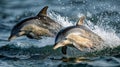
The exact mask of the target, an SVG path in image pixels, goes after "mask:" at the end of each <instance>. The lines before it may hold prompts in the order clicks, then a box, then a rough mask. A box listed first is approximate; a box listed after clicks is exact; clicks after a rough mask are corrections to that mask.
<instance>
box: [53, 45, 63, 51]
mask: <svg viewBox="0 0 120 67" xmlns="http://www.w3.org/2000/svg"><path fill="white" fill-rule="evenodd" d="M63 46H64V45H63V44H59V43H58V44H55V45H54V47H53V49H54V50H55V49H57V48H59V47H63Z"/></svg>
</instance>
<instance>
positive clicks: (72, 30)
mask: <svg viewBox="0 0 120 67" xmlns="http://www.w3.org/2000/svg"><path fill="white" fill-rule="evenodd" d="M84 19H85V16H82V17H81V18H80V19H79V21H78V22H77V23H76V25H75V26H69V27H66V28H64V29H62V30H60V31H59V32H58V34H57V35H56V38H55V44H54V46H53V49H57V48H59V47H62V53H63V54H66V50H67V46H71V47H76V48H77V49H78V50H80V51H82V50H83V49H84V48H92V47H94V46H98V45H100V44H102V43H103V42H104V40H103V39H102V38H101V37H100V36H99V35H97V34H95V33H94V32H92V31H91V30H90V29H88V28H87V27H86V26H84V25H83V23H84Z"/></svg>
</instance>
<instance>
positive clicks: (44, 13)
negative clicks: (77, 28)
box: [37, 6, 48, 16]
mask: <svg viewBox="0 0 120 67" xmlns="http://www.w3.org/2000/svg"><path fill="white" fill-rule="evenodd" d="M47 9H48V6H45V7H44V8H43V9H41V11H40V12H39V13H38V14H37V16H41V15H45V16H47Z"/></svg>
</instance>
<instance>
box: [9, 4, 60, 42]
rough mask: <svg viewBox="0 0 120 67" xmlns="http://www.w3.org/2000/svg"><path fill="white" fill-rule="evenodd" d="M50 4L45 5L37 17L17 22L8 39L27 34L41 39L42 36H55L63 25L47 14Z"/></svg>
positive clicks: (29, 36)
mask: <svg viewBox="0 0 120 67" xmlns="http://www.w3.org/2000/svg"><path fill="white" fill-rule="evenodd" d="M47 9H48V6H45V7H44V8H43V9H42V10H41V11H40V12H39V13H38V14H37V15H36V16H35V17H30V18H27V19H24V20H23V21H21V22H20V23H18V24H16V25H15V26H14V27H13V29H12V31H11V35H10V37H9V38H8V40H9V41H10V40H13V39H15V38H16V37H20V36H27V37H28V38H31V39H40V38H41V36H50V37H51V36H55V34H56V33H57V32H58V31H59V30H60V29H61V27H62V26H61V25H60V24H59V23H57V22H55V21H54V20H52V19H51V18H49V17H48V16H47Z"/></svg>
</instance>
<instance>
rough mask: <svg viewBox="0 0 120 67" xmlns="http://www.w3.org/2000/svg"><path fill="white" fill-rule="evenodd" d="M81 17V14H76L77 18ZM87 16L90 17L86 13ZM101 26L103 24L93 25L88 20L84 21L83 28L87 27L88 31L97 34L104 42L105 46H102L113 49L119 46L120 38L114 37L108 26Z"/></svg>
mask: <svg viewBox="0 0 120 67" xmlns="http://www.w3.org/2000/svg"><path fill="white" fill-rule="evenodd" d="M81 16H83V14H78V17H81ZM87 16H88V17H92V15H91V14H90V13H87ZM106 24H107V23H106ZM101 25H103V24H102V23H101V24H97V25H94V24H93V23H92V22H91V21H89V20H86V24H85V26H87V27H88V28H89V29H90V30H92V31H93V32H95V33H96V34H98V35H99V36H100V37H101V38H102V39H103V40H104V41H105V44H104V45H103V46H104V47H110V48H114V47H117V46H119V45H120V44H119V43H120V38H119V37H118V36H117V35H116V33H115V30H114V29H112V28H111V27H110V26H109V25H104V26H101ZM106 27H107V29H106Z"/></svg>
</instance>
